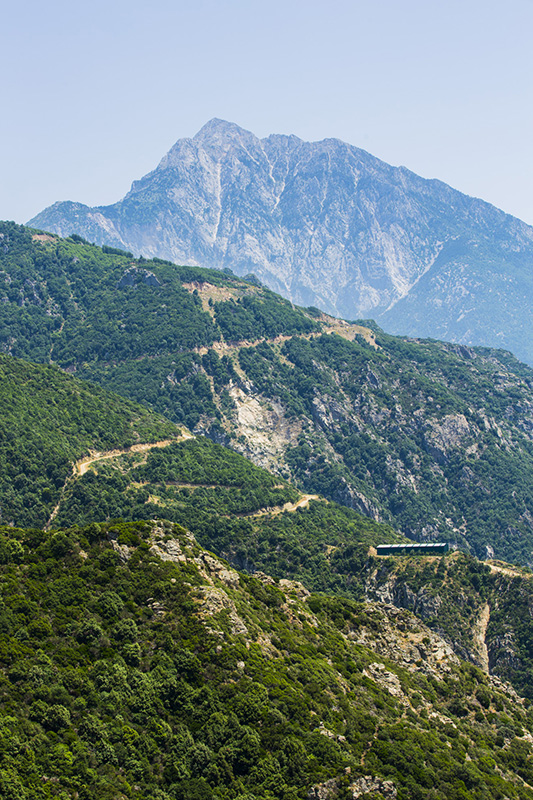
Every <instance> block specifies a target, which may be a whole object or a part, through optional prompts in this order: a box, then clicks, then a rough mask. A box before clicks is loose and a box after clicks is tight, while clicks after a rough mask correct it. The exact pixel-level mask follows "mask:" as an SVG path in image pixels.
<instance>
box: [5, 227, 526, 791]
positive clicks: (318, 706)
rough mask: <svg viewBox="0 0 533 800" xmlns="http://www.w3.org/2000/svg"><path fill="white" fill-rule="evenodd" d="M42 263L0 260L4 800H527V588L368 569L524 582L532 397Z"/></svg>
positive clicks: (323, 330)
mask: <svg viewBox="0 0 533 800" xmlns="http://www.w3.org/2000/svg"><path fill="white" fill-rule="evenodd" d="M37 237H38V238H37V239H34V238H32V234H31V232H29V231H27V230H26V229H23V228H21V227H19V226H15V225H13V224H7V225H3V226H2V229H1V231H0V269H1V270H3V271H0V342H2V343H3V347H4V349H5V351H6V354H3V355H0V387H1V389H0V411H1V414H0V498H1V500H0V506H1V508H0V514H1V516H0V653H1V655H0V796H1V797H2V798H4V797H5V798H6V800H15V799H16V800H19V799H20V800H33V799H34V798H36V800H39V799H40V798H43V800H48V799H50V800H51V798H57V800H66V799H67V798H74V797H78V798H80V799H81V800H92V799H93V798H104V799H105V798H107V800H117V799H118V798H131V799H132V800H152V798H153V799H154V800H202V799H205V800H207V798H212V797H213V798H221V800H254V799H256V800H263V799H264V800H297V798H302V799H304V798H308V797H319V796H328V793H329V796H336V797H337V798H339V800H348V798H353V797H354V796H365V794H366V796H372V797H376V798H379V797H384V798H386V797H394V796H396V797H397V798H399V800H411V798H414V800H418V799H420V800H422V798H424V800H425V798H429V799H430V800H441V799H442V800H450V799H451V800H456V798H457V800H459V799H460V800H465V799H466V800H470V798H471V799H472V800H478V799H479V800H481V798H492V797H494V798H498V799H499V800H502V798H532V799H533V790H532V789H531V788H530V785H533V762H532V751H531V741H532V739H531V734H532V733H533V715H532V712H531V702H533V649H532V647H531V642H532V641H533V622H531V613H530V609H531V608H533V578H532V577H531V574H530V573H529V572H528V571H527V570H524V569H522V570H520V569H516V568H511V567H509V565H501V564H498V563H496V562H490V561H489V562H487V563H481V562H479V561H478V560H477V559H476V558H474V557H472V556H471V555H468V554H465V553H454V554H452V555H450V556H448V557H443V558H400V557H396V558H393V557H390V558H378V557H377V556H376V555H375V551H374V550H373V548H374V547H375V546H376V545H377V544H380V543H384V542H395V541H396V542H401V541H405V539H404V537H403V535H402V533H400V532H398V529H399V530H400V531H402V532H403V533H408V534H409V535H411V536H414V537H419V538H429V539H432V538H435V537H437V536H439V537H442V538H446V539H447V540H449V541H453V540H456V541H458V542H459V543H460V544H461V546H462V547H463V548H465V549H469V548H470V549H474V550H475V551H477V552H478V553H480V554H481V555H483V556H485V555H487V554H489V553H488V551H487V546H491V547H493V548H494V550H495V551H496V554H497V555H500V554H502V553H507V554H509V557H510V558H514V559H515V560H522V561H523V562H525V563H529V562H530V561H531V548H532V546H533V545H532V541H533V533H532V529H531V520H532V518H533V517H532V516H531V514H530V512H529V509H530V508H532V507H533V488H532V480H533V479H532V477H531V476H532V475H533V462H532V461H531V459H532V458H533V452H532V450H531V447H532V445H531V438H530V437H531V427H530V422H531V400H530V396H531V388H532V378H531V375H532V373H531V371H530V370H529V369H528V368H527V367H524V366H523V365H520V364H519V363H518V362H516V361H515V360H514V359H513V358H512V356H510V354H505V353H496V352H494V351H483V350H481V349H477V350H467V349H466V348H461V347H456V346H452V345H443V344H441V343H434V342H407V341H402V340H400V339H397V338H394V337H389V336H386V335H385V334H384V333H383V332H382V331H380V330H379V328H376V327H375V326H369V324H366V325H356V324H353V325H352V324H350V325H343V324H341V323H338V324H337V323H335V321H332V320H327V319H326V318H324V317H322V315H321V314H320V312H318V311H317V310H316V309H308V310H307V311H302V310H298V309H294V308H292V307H291V305H290V304H289V303H286V302H285V301H282V300H281V299H280V298H277V297H276V295H274V294H273V293H271V292H268V291H266V290H264V289H263V288H262V287H260V286H257V284H256V283H254V282H249V283H246V282H243V281H238V280H237V279H236V278H234V277H233V276H232V275H230V274H223V273H219V272H216V271H205V270H201V269H199V268H188V267H176V266H175V265H171V264H169V263H167V262H160V261H158V260H155V261H153V262H145V261H143V260H135V259H132V257H131V254H128V253H122V252H120V251H116V250H115V249H113V248H103V249H102V250H100V249H99V248H96V247H94V246H93V245H90V244H88V243H86V242H84V241H83V240H80V237H71V239H70V240H65V241H61V240H58V239H57V238H54V237H47V236H43V235H40V234H37ZM39 237H40V238H39ZM37 266H38V268H39V270H40V271H39V272H38V274H37V277H38V280H37V278H36V277H35V275H36V272H35V270H36V267H37ZM89 273H90V275H89ZM32 276H33V277H32ZM2 286H4V289H5V296H2V294H1V293H2V291H4V289H2ZM99 304H100V311H99ZM103 310H105V313H103ZM108 311H109V315H108V314H107V312H108ZM16 355H20V356H22V357H23V358H24V359H31V358H33V359H35V360H38V361H42V362H49V361H52V362H54V363H53V364H52V365H35V364H30V363H29V362H28V361H26V360H20V359H18V358H16V357H15V356H16ZM59 367H62V368H63V370H69V371H70V372H76V375H77V376H79V375H85V376H86V377H89V378H91V380H92V381H93V383H84V382H83V381H80V380H79V379H78V378H77V377H74V376H72V375H68V374H66V373H65V372H64V371H62V369H60V368H59ZM97 384H103V386H99V385H97ZM113 386H114V387H116V389H118V390H119V392H120V393H122V395H123V397H120V396H118V395H116V394H113V393H112V392H110V391H108V389H107V388H104V387H113ZM125 398H130V399H125ZM131 398H133V399H136V400H138V401H140V402H141V403H144V406H142V405H139V404H137V403H135V402H133V400H132V399H131ZM246 403H248V404H249V403H254V404H255V405H254V406H253V409H254V411H253V413H254V414H255V420H256V421H255V422H254V425H256V428H257V430H258V431H259V432H261V430H262V429H261V420H260V419H259V418H260V417H261V414H263V415H264V420H267V421H272V420H274V422H275V424H274V425H273V426H272V441H270V440H269V441H268V447H266V448H265V449H264V450H261V447H262V446H263V447H265V446H264V443H263V445H261V441H260V439H259V438H258V439H254V435H255V434H254V430H255V429H252V428H251V427H250V425H249V423H246V424H245V422H243V418H242V416H241V412H242V408H243V407H244V406H245V404H246ZM147 406H148V408H147ZM249 407H250V406H247V408H249ZM150 408H151V409H157V410H159V411H163V412H165V413H166V414H167V415H168V416H169V417H171V418H172V420H173V421H169V420H168V419H165V418H164V417H162V416H159V415H158V414H157V413H154V411H153V410H149V409H150ZM258 419H259V421H257V420H258ZM179 423H188V424H189V425H190V426H191V427H193V428H194V427H196V429H197V431H206V432H208V433H209V434H210V436H211V437H212V438H213V439H214V438H216V439H218V440H219V441H222V442H225V443H230V444H231V445H232V447H233V450H231V449H228V448H226V447H224V446H222V445H221V444H219V443H216V442H215V441H212V440H211V439H210V438H205V437H202V436H200V435H196V436H191V434H190V433H189V432H187V431H186V430H184V429H182V428H181V427H180V424H179ZM246 425H248V427H246ZM280 431H282V433H283V432H285V433H283V436H285V438H284V439H283V436H281V434H280V433H279V432H280ZM276 436H278V440H277V444H276V441H275V437H276ZM280 437H281V438H280ZM267 439H268V437H267ZM280 441H282V445H280ZM143 445H144V446H143ZM254 447H256V449H257V452H256V455H258V456H259V457H258V459H257V460H258V461H262V462H263V463H267V464H269V465H270V466H272V467H273V468H274V469H275V470H276V472H277V474H274V473H272V472H269V471H268V470H266V469H264V468H262V467H260V466H258V465H257V464H254V463H252V462H251V461H249V460H247V459H246V458H244V457H243V455H241V454H240V453H239V452H236V450H239V449H240V450H242V451H243V452H250V451H252V450H253V448H254ZM269 448H270V449H269ZM265 453H266V454H267V455H268V457H266V456H265ZM89 459H90V460H89ZM288 479H289V480H288ZM302 489H303V490H305V491H308V492H310V493H312V494H310V495H302ZM315 493H316V494H315ZM319 495H322V496H319ZM328 498H329V499H328ZM335 500H340V501H341V502H342V503H343V505H339V504H338V503H337V502H335ZM356 509H362V510H364V511H365V513H366V516H363V515H361V514H360V513H358V511H357V510H356ZM372 516H374V517H375V518H376V519H372ZM378 518H379V519H378ZM45 526H46V527H48V528H51V530H49V531H45V530H42V529H43V528H44V527H45ZM421 526H422V527H421ZM395 527H396V528H397V530H395ZM204 547H205V548H208V549H209V550H210V551H212V553H216V554H217V555H216V557H215V556H214V555H212V554H209V553H208V552H206V551H205V550H202V548H204ZM221 557H222V558H225V559H227V560H228V562H229V563H225V562H221V561H219V560H218V559H219V558H221ZM230 564H231V567H230ZM234 568H238V569H241V570H243V572H241V574H238V573H237V572H235V569H234ZM269 576H272V577H269ZM295 581H296V582H295ZM299 581H301V582H302V583H298V582H299ZM309 591H311V592H313V593H314V594H311V595H310V594H309ZM369 601H370V602H369ZM384 602H385V605H384V604H383V603H384ZM414 615H416V616H414ZM441 637H442V638H441ZM458 656H459V657H461V658H464V659H466V661H463V660H461V658H459V657H458ZM468 662H469V663H468ZM487 671H489V672H490V676H489V675H488V674H486V673H487ZM499 678H501V679H503V680H504V681H509V682H510V683H511V684H512V685H513V687H514V688H515V689H516V690H517V691H518V692H519V693H520V695H521V696H522V697H524V698H526V699H525V700H521V699H520V698H519V697H518V696H517V695H516V694H514V692H513V691H512V690H511V689H510V688H509V687H508V685H507V684H505V683H502V682H501V681H500V680H499ZM312 787H316V788H315V789H312ZM310 792H311V794H310ZM395 792H396V794H395Z"/></svg>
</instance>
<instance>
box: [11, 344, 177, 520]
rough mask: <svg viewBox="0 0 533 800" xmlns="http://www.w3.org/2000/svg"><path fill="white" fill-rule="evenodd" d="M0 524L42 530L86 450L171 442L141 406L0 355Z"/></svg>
mask: <svg viewBox="0 0 533 800" xmlns="http://www.w3.org/2000/svg"><path fill="white" fill-rule="evenodd" d="M0 386H1V389H0V520H1V521H3V522H4V524H5V523H7V522H15V523H16V524H18V525H44V524H45V523H46V521H47V519H48V518H49V517H50V514H51V512H52V509H53V508H54V506H55V505H56V504H57V502H58V501H59V498H60V496H61V490H62V489H63V486H64V484H65V482H66V480H67V478H68V477H69V475H70V474H71V473H72V467H73V462H75V461H76V460H77V459H79V458H81V457H82V456H83V455H85V454H87V453H88V451H89V450H113V449H115V448H125V447H129V446H130V445H132V444H136V443H139V442H147V441H148V442H150V441H158V440H160V439H166V438H167V437H176V436H178V435H179V433H180V430H179V429H178V428H177V426H176V425H174V424H172V423H170V422H168V420H165V419H163V418H161V417H159V416H157V415H156V414H152V413H150V412H148V411H146V409H144V408H142V407H141V406H138V405H136V404H135V403H132V402H131V401H128V400H124V399H123V398H122V397H117V396H116V395H113V394H111V393H110V392H107V391H105V390H104V389H101V388H100V387H98V386H89V385H88V384H84V383H82V382H81V381H78V380H76V379H75V378H72V377H70V376H69V375H66V374H65V373H63V372H61V371H60V370H59V369H58V368H57V367H43V366H37V365H34V364H28V363H27V362H25V361H22V360H19V359H15V358H12V357H11V356H6V355H2V354H0Z"/></svg>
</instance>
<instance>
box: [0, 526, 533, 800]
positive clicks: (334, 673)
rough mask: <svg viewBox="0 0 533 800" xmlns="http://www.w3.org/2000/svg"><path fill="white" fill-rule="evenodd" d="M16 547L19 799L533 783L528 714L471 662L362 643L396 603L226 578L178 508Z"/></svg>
mask: <svg viewBox="0 0 533 800" xmlns="http://www.w3.org/2000/svg"><path fill="white" fill-rule="evenodd" d="M111 542H115V543H116V544H117V546H120V547H126V548H127V550H128V560H127V561H125V562H124V561H123V562H122V563H121V562H120V559H119V555H118V553H117V552H116V550H115V549H114V548H113V547H112V546H111ZM172 542H174V543H175V545H174V546H176V545H177V547H178V548H179V549H180V550H181V553H182V557H181V560H175V561H162V560H160V558H159V557H158V556H157V555H156V550H155V549H154V547H155V546H157V547H159V548H161V547H164V546H165V545H168V544H170V543H172ZM0 552H1V553H2V558H1V559H0V560H1V561H2V565H1V566H0V569H1V572H2V579H1V583H0V587H1V593H0V650H1V653H2V657H1V662H2V670H1V672H0V791H1V794H2V797H3V798H6V800H34V798H35V800H40V799H41V798H43V800H48V799H51V798H57V799H58V800H63V799H64V798H66V797H73V796H77V797H79V798H80V799H81V800H99V799H100V798H105V799H107V800H111V799H112V798H113V800H115V798H118V797H124V798H126V797H127V798H132V800H136V799H138V800H148V798H149V799H150V800H202V798H206V799H207V798H222V799H223V800H230V798H231V799H232V800H237V798H240V799H241V800H244V798H246V799H247V800H252V799H253V798H257V800H297V798H302V800H303V799H304V798H306V797H307V793H308V791H309V787H311V786H313V785H317V784H320V783H321V782H323V781H325V780H328V779H334V780H336V782H337V787H338V790H339V797H342V796H344V793H345V792H346V791H347V790H348V785H349V784H350V783H351V782H353V783H354V784H355V785H357V783H356V782H357V781H358V779H359V778H360V776H368V775H371V776H373V779H374V780H376V779H381V780H383V779H389V780H392V781H393V784H394V786H395V787H396V789H397V791H398V798H399V800H411V798H422V797H423V798H430V800H450V799H451V800H456V799H457V800H459V798H460V799H461V800H485V798H501V797H508V798H512V800H514V798H531V797H533V792H532V791H531V789H530V788H528V787H527V786H525V785H524V784H523V783H522V779H523V780H525V781H526V782H528V783H529V782H531V781H533V775H532V772H533V768H532V766H531V745H530V744H529V741H528V739H527V737H526V736H524V734H525V732H527V731H529V730H530V727H531V720H530V717H529V715H528V714H526V713H525V709H523V708H522V707H521V706H520V704H514V705H513V702H512V700H511V699H510V696H509V695H506V694H505V693H503V692H502V691H499V690H497V689H495V688H494V687H493V686H491V685H490V683H489V682H488V681H487V679H486V678H485V677H484V676H483V675H482V674H481V673H480V671H479V670H476V669H475V668H473V667H468V666H467V665H464V664H462V665H459V666H453V665H452V666H451V669H450V672H448V673H447V675H446V677H442V678H441V679H436V678H434V677H431V676H429V677H428V676H426V675H425V674H424V673H423V672H422V671H414V672H413V671H409V670H407V669H405V667H404V666H402V665H400V664H395V663H393V662H391V661H388V660H387V659H384V658H383V657H380V656H379V655H377V654H376V653H374V652H372V651H371V650H369V649H368V648H366V647H363V646H361V645H358V644H356V643H354V642H353V641H352V638H353V633H354V632H355V631H363V630H365V629H367V630H368V631H372V630H373V629H376V630H377V629H379V628H380V627H381V626H382V625H383V624H386V623H387V618H386V615H383V614H377V612H375V611H372V610H370V609H367V608H366V607H365V606H364V605H362V604H357V603H353V602H350V601H345V600H340V599H331V598H328V597H326V596H324V595H316V596H311V597H310V598H309V599H308V601H307V602H304V601H303V600H302V599H299V597H298V594H297V591H296V592H295V591H293V590H292V589H291V588H290V587H288V588H285V589H282V588H281V587H280V586H278V585H276V584H275V583H269V582H268V581H261V580H259V579H258V578H255V577H253V576H244V575H242V576H240V578H239V579H238V582H235V579H234V578H232V579H231V581H230V583H229V584H223V583H220V581H219V580H218V579H217V578H216V571H215V572H210V571H209V569H210V567H209V565H210V564H211V562H212V560H211V561H209V559H207V560H206V559H205V558H204V555H203V553H202V551H200V549H199V548H198V547H197V546H196V545H195V544H194V543H193V542H191V540H190V538H189V537H188V536H187V534H186V532H185V531H184V530H183V529H181V528H179V527H178V526H172V525H169V524H166V523H159V524H158V525H157V526H154V524H153V523H152V524H149V523H129V524H126V523H119V524H117V523H108V524H106V525H94V524H92V525H89V526H86V527H82V528H74V529H65V530H59V531H52V532H50V533H49V534H44V533H43V532H41V531H39V530H36V529H33V530H27V531H24V530H20V529H12V528H11V529H8V528H3V529H0ZM213 581H214V584H215V585H214V586H213V585H212V584H213ZM213 592H214V593H215V594H214V595H213ZM210 596H216V597H225V598H226V604H225V605H224V604H222V605H221V606H220V610H217V607H216V606H210V605H209V600H208V598H209V597H210ZM232 609H233V610H232ZM376 614H377V615H376ZM232 615H233V616H232ZM235 615H237V616H235ZM236 621H237V622H236ZM237 623H238V625H237ZM236 625H237V627H236ZM350 637H352V638H350ZM376 665H377V666H378V667H380V668H381V669H384V670H385V671H386V674H387V675H389V676H393V677H394V679H395V680H396V681H397V682H398V686H399V687H400V689H401V694H402V698H404V699H401V698H398V697H394V696H393V695H391V694H390V693H389V691H388V690H387V688H386V687H385V686H384V685H381V683H380V682H379V681H377V680H375V679H374V678H371V677H370V675H371V674H375V667H376ZM372 669H374V672H372ZM369 670H370V672H369ZM435 714H436V716H435ZM439 714H440V715H441V716H438V715H439ZM467 755H468V760H467ZM517 776H519V777H517Z"/></svg>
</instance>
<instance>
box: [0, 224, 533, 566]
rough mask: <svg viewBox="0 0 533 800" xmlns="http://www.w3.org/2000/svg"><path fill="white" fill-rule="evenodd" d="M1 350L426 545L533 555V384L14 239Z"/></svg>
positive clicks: (172, 278) (264, 298)
mask: <svg viewBox="0 0 533 800" xmlns="http://www.w3.org/2000/svg"><path fill="white" fill-rule="evenodd" d="M0 234H1V236H2V239H1V241H2V248H1V251H0V300H1V302H0V342H1V346H2V347H3V348H4V350H5V351H6V352H9V353H11V354H12V355H16V356H19V357H22V358H27V359H33V360H37V361H42V362H48V361H52V362H54V363H57V364H58V365H59V366H60V367H62V368H63V369H66V370H69V371H72V372H75V373H76V374H77V375H78V376H80V377H85V378H88V379H90V380H92V381H95V382H97V383H100V384H102V385H104V386H105V387H107V388H109V389H113V390H114V391H117V392H119V393H120V394H122V395H123V396H125V397H129V398H132V399H134V400H136V401H138V402H141V403H144V404H145V405H147V406H149V407H151V408H153V409H155V410H157V411H159V412H161V413H163V414H165V415H166V416H167V417H169V418H170V419H172V420H174V421H175V422H177V423H179V424H186V425H187V426H188V427H189V428H191V429H193V430H196V431H197V432H203V433H207V434H208V435H209V436H211V437H212V438H213V439H215V440H217V441H220V442H223V443H226V444H230V445H231V446H232V447H233V448H234V449H236V450H240V451H241V452H242V453H244V454H245V455H247V456H249V457H250V458H252V459H253V460H254V461H255V462H256V463H258V464H260V465H262V466H266V467H268V468H269V469H270V470H274V471H275V472H277V473H278V474H280V475H282V476H284V477H285V478H290V477H292V480H293V481H294V482H295V483H296V485H298V486H299V487H300V488H302V489H304V490H305V491H308V492H310V493H315V492H316V493H320V494H323V495H324V496H326V497H328V498H330V499H333V500H336V501H337V502H340V503H342V504H345V505H347V506H350V507H353V508H355V509H357V510H359V511H362V512H363V513H364V514H367V515H369V516H372V517H374V518H375V519H377V520H383V521H385V522H388V523H390V524H391V525H393V526H394V527H395V528H396V529H398V530H399V531H401V532H402V533H403V534H405V535H407V536H409V537H414V538H416V539H442V538H445V539H447V540H450V541H456V542H458V543H459V544H460V545H461V546H462V547H465V548H467V549H469V548H470V549H472V550H473V551H474V552H475V553H477V554H478V555H480V556H482V557H486V556H487V555H491V554H493V553H494V554H495V556H496V557H503V558H506V559H507V560H511V561H515V562H516V561H517V562H522V563H530V562H531V561H532V556H531V552H532V549H533V451H532V436H533V433H532V432H533V413H532V402H531V388H532V386H533V372H532V371H531V370H530V369H529V368H528V367H525V366H524V365H522V364H520V363H519V362H517V361H516V360H515V359H513V357H512V356H511V355H510V354H508V353H505V352H504V351H494V350H483V349H479V348H476V349H472V348H470V349H468V348H464V347H460V346H455V345H446V344H442V343H438V342H430V341H409V340H403V339H401V338H397V337H391V336H387V335H385V334H384V333H383V332H382V331H380V329H379V328H375V326H372V325H370V327H369V324H366V325H364V324H347V323H344V322H342V321H338V320H334V319H333V318H330V317H325V316H323V315H321V314H320V312H319V311H318V310H317V309H313V308H309V309H304V310H302V309H296V308H293V307H292V306H291V305H290V304H289V303H288V302H287V301H285V300H282V299H281V298H279V297H278V296H276V295H275V294H273V293H272V292H270V291H268V290H266V289H264V288H262V287H260V286H257V282H254V281H252V280H250V281H249V282H243V281H242V280H238V279H237V278H235V277H234V276H232V275H229V274H224V273H221V272H217V271H214V270H201V269H199V268H189V267H177V266H175V265H172V264H170V263H168V262H160V261H158V260H157V259H156V260H153V261H145V260H143V259H139V260H136V259H133V258H132V257H131V254H127V253H121V252H120V251H114V250H113V248H109V247H108V248H103V249H100V248H98V247H95V246H94V245H89V244H86V243H83V241H80V240H79V237H74V238H72V237H71V239H69V240H60V239H58V238H57V237H51V236H48V235H46V234H38V233H32V232H31V231H30V230H28V229H25V228H22V227H20V226H16V225H14V224H12V223H5V224H3V225H2V230H1V231H0Z"/></svg>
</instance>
